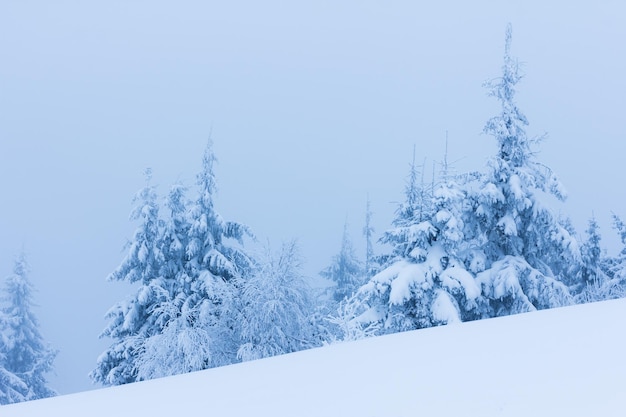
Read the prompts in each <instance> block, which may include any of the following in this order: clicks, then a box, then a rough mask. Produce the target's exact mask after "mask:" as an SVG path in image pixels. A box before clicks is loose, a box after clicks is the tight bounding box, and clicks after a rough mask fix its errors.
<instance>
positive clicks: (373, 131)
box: [0, 0, 626, 394]
mask: <svg viewBox="0 0 626 417" xmlns="http://www.w3.org/2000/svg"><path fill="white" fill-rule="evenodd" d="M94 3H95V2H79V1H58V2H44V1H24V2H19V3H17V2H2V3H0V193H1V195H2V198H1V200H0V278H4V277H6V276H7V275H9V274H10V273H11V271H12V266H13V259H14V257H15V256H16V255H17V254H18V253H19V251H20V250H21V248H22V247H23V248H24V250H25V252H26V254H27V256H28V260H29V262H30V265H31V269H32V273H31V275H30V278H31V280H32V282H33V283H34V285H35V286H36V288H37V289H38V292H37V293H36V294H35V300H36V302H37V304H38V307H37V308H36V310H35V313H36V314H37V316H38V317H39V319H40V322H41V329H42V333H43V335H44V337H45V338H46V339H47V340H48V341H49V342H50V343H51V344H52V345H53V346H54V347H56V348H57V349H59V350H60V353H59V355H58V357H57V359H56V362H55V368H56V375H51V377H50V386H51V387H52V388H54V389H56V390H58V391H59V393H61V394H67V393H71V392H75V391H81V390H87V389H92V388H96V387H97V386H94V385H92V383H91V381H90V380H89V378H88V377H87V374H88V373H89V372H90V371H91V370H92V369H93V368H94V367H95V363H96V358H97V357H98V355H99V354H100V353H101V352H102V351H103V350H104V349H105V347H106V346H108V345H109V343H110V340H107V339H104V340H99V339H98V335H99V333H100V332H101V330H102V329H103V328H104V326H105V325H106V321H105V320H104V318H103V317H104V314H105V312H106V311H107V310H108V309H109V308H110V307H111V306H112V305H113V304H114V303H115V302H117V301H119V300H121V299H122V298H124V297H125V296H126V295H127V294H129V293H130V292H131V291H132V287H131V286H130V285H128V284H126V283H118V282H114V283H109V282H106V281H105V278H106V276H107V275H108V274H109V273H110V272H112V271H113V270H114V269H115V268H116V267H117V266H118V265H119V263H120V262H121V261H122V259H123V256H124V252H123V251H122V249H123V246H124V243H125V242H126V240H127V239H129V238H131V237H132V234H133V231H134V229H135V227H136V225H135V224H133V223H131V222H129V221H128V216H129V213H130V210H131V208H132V204H131V202H132V198H133V196H134V194H135V193H136V192H137V190H139V189H140V188H141V187H142V186H143V185H144V179H143V174H142V173H143V171H144V169H145V168H146V167H151V168H152V169H153V174H154V176H153V182H154V183H156V184H159V188H158V191H159V192H160V195H161V196H163V195H165V193H166V192H167V190H168V188H169V186H170V185H171V184H172V183H174V182H176V181H179V180H180V181H183V182H184V183H185V184H187V185H188V186H190V187H192V189H193V186H194V185H195V175H196V173H197V172H198V171H199V169H200V167H201V156H202V152H203V150H204V148H205V145H206V142H207V139H208V137H209V134H211V136H212V138H213V140H214V150H215V153H216V155H217V157H218V161H219V163H218V165H217V166H216V175H217V183H218V188H219V194H218V195H217V197H216V207H217V210H218V212H219V213H220V214H221V215H222V216H223V217H224V218H225V219H227V220H234V221H239V222H242V223H245V224H247V225H249V226H250V227H251V228H252V229H253V231H254V232H255V234H256V235H257V237H258V238H259V241H261V242H265V241H266V240H268V239H269V241H270V242H271V244H272V246H274V247H276V248H277V247H278V246H279V245H280V243H281V241H283V240H288V239H291V238H297V239H298V241H299V243H300V248H301V251H302V254H303V256H304V257H305V259H306V263H305V265H304V272H305V273H306V274H307V275H308V276H311V277H314V276H316V275H317V273H318V272H319V271H320V270H321V269H322V268H324V267H325V266H327V264H328V263H329V262H330V260H331V258H332V256H333V255H335V254H336V253H337V251H338V250H339V247H340V243H341V235H342V231H343V224H344V221H345V220H346V218H347V220H348V223H349V225H350V229H349V230H350V233H351V237H352V240H353V242H354V244H355V247H356V249H357V253H358V254H359V255H360V257H361V258H363V257H364V252H365V249H364V246H365V245H364V242H363V238H362V235H361V229H362V227H363V222H364V216H365V203H366V198H367V195H368V194H369V198H370V200H371V204H372V210H373V212H374V215H373V226H374V227H375V229H376V237H379V236H380V234H381V233H382V232H383V231H384V230H385V229H387V228H388V227H389V226H390V222H391V219H392V218H393V213H394V210H395V208H396V203H397V202H399V201H401V200H402V199H403V188H404V184H405V179H406V176H407V174H408V169H409V163H410V162H411V159H412V153H413V146H414V145H415V147H416V160H417V162H418V163H420V164H421V163H422V162H423V161H424V158H427V159H426V164H425V171H426V179H427V180H429V179H430V176H431V172H432V169H433V168H432V166H433V161H440V160H442V159H443V155H444V152H445V137H446V131H447V132H448V136H449V143H448V159H449V160H450V161H456V162H455V164H454V168H455V169H456V171H457V172H465V171H468V170H483V169H484V167H485V161H486V159H487V158H489V157H490V156H491V155H493V154H494V153H495V151H496V148H495V140H494V139H493V138H492V137H490V136H487V135H484V134H482V133H481V132H482V128H483V126H484V124H485V122H486V121H487V119H489V118H490V117H492V116H494V115H495V114H497V112H498V111H499V105H498V103H497V101H496V100H495V99H493V98H489V97H487V95H486V90H485V89H484V88H483V87H482V83H483V82H484V81H486V80H489V79H491V78H494V77H498V76H499V75H500V74H501V65H502V56H503V51H504V31H505V28H506V24H507V23H508V22H511V23H512V24H513V43H512V50H511V52H512V55H513V56H514V57H517V58H519V60H520V61H521V62H523V63H524V67H523V70H524V73H525V74H526V76H525V78H524V79H523V80H522V82H521V83H520V84H519V85H518V87H519V89H518V95H517V102H518V104H519V107H520V108H521V110H522V111H523V112H524V113H525V114H526V116H527V117H528V119H529V121H530V126H529V127H528V130H527V131H528V133H529V135H531V136H532V135H540V134H543V133H544V132H547V133H548V138H547V140H546V141H545V142H544V143H542V144H541V145H540V147H539V148H538V150H539V151H540V153H539V155H538V158H539V160H540V161H541V162H543V163H545V164H546V165H548V166H549V167H551V168H552V169H553V170H554V171H555V172H556V174H557V175H558V176H559V178H560V179H561V181H562V182H563V184H564V185H565V187H566V189H567V190H568V192H569V199H568V200H567V202H566V203H565V204H555V205H554V207H555V209H556V210H557V211H561V212H562V213H564V214H567V215H569V216H570V217H571V218H572V220H573V222H574V225H575V226H576V229H577V231H578V234H579V235H581V236H584V230H585V228H586V225H587V220H588V218H589V217H590V216H591V214H592V212H593V213H595V216H596V217H597V218H598V220H599V223H600V226H601V232H602V235H603V238H604V246H605V247H607V248H608V250H609V253H610V254H614V253H616V252H617V251H618V250H619V249H621V246H620V243H619V239H618V238H617V235H616V233H615V232H614V231H613V230H612V229H611V226H610V225H611V219H610V216H611V212H612V211H614V212H615V213H616V214H620V215H622V216H626V207H624V202H625V201H626V200H625V191H624V187H623V184H622V180H623V178H624V174H623V173H622V170H623V166H624V163H623V162H622V161H623V159H624V158H623V154H624V152H626V145H625V143H624V140H625V139H626V127H625V124H624V110H625V109H626V81H625V79H624V77H625V74H626V56H625V53H626V46H625V43H624V40H625V39H626V18H625V16H626V13H625V12H626V10H625V9H626V7H625V6H623V5H622V3H621V2H619V1H604V2H602V3H601V4H592V2H580V3H577V2H567V3H566V2H559V1H557V2H552V3H551V4H543V3H544V2H539V1H527V2H524V5H518V6H513V5H512V4H509V2H487V1H473V2H471V4H466V2H460V1H457V2H447V1H442V2H437V4H434V5H425V4H421V3H423V2H411V1H390V2H376V1H367V0H361V1H356V0H354V1H342V2H337V1H319V0H318V1H315V2H288V1H284V2H279V1H264V2H262V3H263V4H261V2H252V1H230V2H220V3H222V4H217V3H218V2H187V1H180V2H175V4H174V2H160V1H149V2H148V1H133V2H127V1H109V2H106V3H105V2H102V3H101V4H94ZM206 3H215V4H206ZM338 3H340V4H338ZM467 3H470V2H467ZM190 191H191V190H190ZM189 196H190V197H192V198H193V197H194V194H193V192H190V193H189ZM383 250H386V249H385V248H381V247H377V248H376V251H377V253H381V251H383ZM2 285H4V282H2Z"/></svg>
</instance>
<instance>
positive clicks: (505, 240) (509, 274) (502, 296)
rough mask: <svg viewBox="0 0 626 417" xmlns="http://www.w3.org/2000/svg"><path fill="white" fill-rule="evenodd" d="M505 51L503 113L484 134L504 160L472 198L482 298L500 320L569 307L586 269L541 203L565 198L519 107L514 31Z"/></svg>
mask: <svg viewBox="0 0 626 417" xmlns="http://www.w3.org/2000/svg"><path fill="white" fill-rule="evenodd" d="M505 45H506V46H505V53H504V65H503V68H502V70H503V74H502V77H501V78H499V79H496V80H494V81H492V82H490V83H487V87H488V88H489V94H490V95H491V96H493V97H495V98H496V99H498V101H499V102H500V104H501V112H500V114H499V115H497V116H495V117H493V118H492V119H490V120H489V121H488V122H487V124H486V126H485V128H484V131H485V133H487V134H489V135H491V136H493V137H494V138H495V139H496V142H497V146H498V152H497V154H496V156H495V157H494V158H492V159H491V160H490V162H489V165H488V172H487V173H486V175H484V177H483V178H482V181H481V184H480V185H479V187H478V190H477V191H476V192H473V193H472V195H471V196H470V197H471V199H472V200H473V206H474V210H473V213H474V219H473V220H472V221H470V225H471V227H472V228H473V229H474V236H473V238H474V239H475V241H476V242H475V244H476V245H477V246H478V248H479V251H477V252H476V257H475V258H474V260H473V264H474V266H475V268H474V271H473V272H480V273H479V274H478V276H477V278H478V280H479V281H480V283H481V285H482V291H483V294H485V295H486V296H487V297H488V298H489V300H490V303H491V306H492V308H493V309H494V313H495V315H498V316H500V315H507V314H514V313H520V312H526V311H531V310H535V309H544V308H550V307H557V306H563V305H567V304H570V303H571V302H572V298H571V296H570V293H569V291H568V288H567V286H566V285H574V284H575V274H571V275H570V272H571V270H572V269H571V265H573V264H578V263H579V262H580V253H579V250H578V245H577V242H576V240H575V239H574V237H573V236H571V234H570V233H569V232H568V231H567V229H566V228H565V227H563V226H562V225H561V224H560V222H559V221H558V220H557V218H556V217H555V216H554V215H553V214H552V212H551V211H550V210H549V209H548V208H546V207H545V206H544V205H543V204H542V203H541V202H540V200H539V199H538V195H539V194H540V193H543V194H551V195H553V196H555V197H556V198H558V199H559V200H564V198H565V193H564V191H563V188H562V186H561V184H560V183H559V181H558V180H557V179H556V177H555V176H554V174H553V173H552V172H551V170H550V169H548V168H547V167H545V166H544V165H542V164H540V163H538V162H537V161H535V154H534V153H533V152H532V150H531V145H532V144H533V142H537V141H538V139H530V138H528V137H527V136H526V131H525V127H526V126H527V125H528V121H527V119H526V117H525V116H524V115H523V114H522V113H521V112H520V110H519V109H518V107H517V105H516V104H515V101H514V95H515V87H516V85H517V83H518V82H519V81H520V79H521V78H522V76H521V75H520V71H519V65H518V63H517V61H516V60H515V59H513V58H512V57H511V55H510V47H511V26H510V25H509V26H508V27H507V31H506V43H505ZM482 269H484V270H482ZM481 270H482V271H481Z"/></svg>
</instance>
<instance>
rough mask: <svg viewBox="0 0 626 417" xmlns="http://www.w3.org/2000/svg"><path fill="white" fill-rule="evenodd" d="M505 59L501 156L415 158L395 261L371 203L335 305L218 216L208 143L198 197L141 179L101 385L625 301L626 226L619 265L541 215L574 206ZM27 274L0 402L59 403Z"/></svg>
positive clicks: (20, 285)
mask: <svg viewBox="0 0 626 417" xmlns="http://www.w3.org/2000/svg"><path fill="white" fill-rule="evenodd" d="M510 46H511V29H510V26H509V27H508V28H507V33H506V42H505V53H504V65H503V67H502V76H501V77H499V78H496V79H494V80H493V81H492V82H489V83H487V87H488V89H489V95H490V96H493V97H494V98H495V99H496V100H498V102H499V103H500V106H501V111H500V113H499V114H497V115H496V116H494V117H493V118H491V119H490V120H488V121H487V123H486V125H485V129H484V131H485V133H487V134H489V135H490V136H492V137H493V138H494V140H495V141H496V144H497V153H496V155H494V156H493V157H492V158H491V159H490V160H489V162H488V164H487V167H486V170H485V171H483V172H471V173H464V174H455V173H453V172H452V169H451V168H450V166H449V164H448V163H447V161H446V160H445V159H444V162H443V163H442V169H441V172H440V175H438V177H437V178H436V179H433V181H432V183H430V184H425V183H424V181H423V180H420V173H419V172H418V169H417V166H416V165H415V157H414V158H413V163H412V165H411V169H410V172H409V176H408V181H407V184H406V187H405V200H404V202H403V203H402V204H401V205H400V206H399V207H398V209H397V211H396V214H395V219H394V220H393V224H392V227H391V228H390V229H389V230H387V231H386V232H384V233H383V235H382V236H381V237H380V239H379V241H380V242H381V243H383V244H385V245H387V247H388V253H386V254H381V255H375V254H374V249H373V248H374V245H373V239H374V230H373V228H372V227H371V216H372V213H371V211H370V208H369V201H368V205H367V209H366V222H365V227H364V229H363V234H364V236H365V240H366V254H365V260H364V262H361V261H360V260H359V259H358V257H357V256H356V255H355V252H354V249H353V247H352V243H351V241H350V238H349V236H348V233H347V227H346V228H345V229H344V234H343V239H342V244H341V249H340V251H339V253H338V254H337V255H336V256H335V257H334V258H333V259H332V261H331V263H330V265H329V266H328V267H327V268H325V269H324V270H323V271H321V273H320V275H322V276H323V277H325V278H327V279H329V280H330V281H332V282H333V283H334V286H332V287H331V288H330V290H327V291H326V292H320V291H317V292H316V291H313V290H312V289H311V288H310V287H309V285H308V284H307V280H306V278H305V277H304V275H303V272H302V268H301V257H300V254H299V252H298V248H297V245H296V243H295V242H289V243H285V244H283V245H282V247H281V248H280V250H278V251H272V250H271V249H270V248H269V247H267V248H265V249H264V250H263V251H261V253H256V252H254V253H253V252H252V251H250V250H248V249H247V247H248V246H247V245H249V244H250V243H252V242H255V241H256V238H255V237H254V235H253V233H252V231H251V230H250V229H249V228H248V227H247V226H245V225H243V224H241V223H237V222H232V221H226V220H224V219H223V218H222V217H221V216H220V215H219V214H218V213H217V211H216V210H215V206H214V198H215V193H216V180H215V176H214V163H215V160H216V159H215V156H214V153H213V150H212V144H211V142H209V144H208V146H207V148H206V150H205V153H204V156H203V159H202V169H201V171H200V173H199V175H198V181H197V188H196V190H195V193H194V194H193V195H192V196H190V195H189V189H188V188H187V187H186V186H184V185H182V184H175V185H173V186H172V187H171V188H170V189H169V193H168V194H167V196H165V198H164V199H163V200H161V199H160V198H159V197H158V196H157V193H156V187H155V186H154V185H152V184H151V172H150V171H149V170H147V171H146V185H145V186H144V187H143V188H142V189H141V190H140V191H139V192H138V194H137V195H136V197H135V200H134V201H135V208H134V209H133V211H132V213H131V219H132V220H133V221H136V222H137V223H138V227H137V229H136V231H135V233H134V236H133V237H132V239H131V240H130V242H129V244H128V247H127V251H126V256H125V258H124V259H123V260H122V262H121V264H120V266H119V267H118V268H117V269H116V270H115V271H113V272H112V273H111V274H110V276H109V277H108V279H109V280H111V281H125V282H128V283H131V284H133V287H134V288H135V292H134V293H133V294H131V295H130V296H129V297H128V298H127V299H126V300H123V301H120V302H118V303H117V304H115V305H114V306H113V307H112V308H111V309H110V310H109V311H108V313H107V314H106V317H107V319H108V325H107V326H106V328H105V329H104V331H103V332H102V336H104V337H109V338H110V339H112V344H111V345H110V346H109V348H107V349H106V350H105V351H104V352H103V353H102V354H101V355H100V357H99V358H98V359H97V364H96V368H95V369H94V370H93V371H92V373H91V374H90V376H91V378H92V380H93V381H94V382H97V383H101V384H104V385H120V384H126V383H130V382H135V381H141V380H147V379H152V378H157V377H163V376H169V375H174V374H180V373H185V372H191V371H197V370H202V369H207V368H211V367H216V366H222V365H227V364H232V363H235V362H239V361H246V360H252V359H259V358H264V357H268V356H274V355H279V354H284V353H289V352H295V351H298V350H302V349H306V348H310V347H315V346H321V345H324V344H326V343H333V342H335V341H342V340H355V339H359V338H363V337H367V336H373V335H382V334H387V333H393V332H399V331H406V330H413V329H420V328H425V327H431V326H437V325H442V324H448V323H454V322H461V321H469V320H477V319H484V318H490V317H496V316H503V315H509V314H516V313H522V312H529V311H533V310H537V309H546V308H552V307H560V306H566V305H570V304H574V303H582V302H589V301H598V300H605V299H610V298H618V297H622V296H624V295H626V225H625V224H624V223H623V222H622V221H621V220H620V219H619V218H618V217H617V216H614V227H615V229H616V230H617V232H618V233H619V234H620V237H621V239H622V242H623V243H624V248H625V249H624V250H622V251H621V253H620V254H619V255H618V256H616V257H609V256H607V255H606V253H605V252H604V251H603V250H602V248H601V246H600V243H601V242H600V234H599V228H598V224H597V222H596V221H595V219H593V218H592V219H591V220H590V221H589V227H588V229H587V230H586V234H585V236H584V237H580V236H577V235H576V233H575V231H574V229H573V227H572V226H571V222H570V221H569V219H567V218H564V217H559V216H556V215H555V214H554V213H553V212H552V211H551V210H550V209H549V208H548V207H547V206H546V205H545V198H547V197H552V198H556V199H558V200H564V198H565V193H564V191H563V187H562V186H561V184H560V183H559V181H558V180H557V179H556V176H555V175H554V174H553V173H552V171H551V170H550V169H549V168H548V167H546V166H545V165H543V164H542V163H540V162H539V161H538V160H537V158H536V152H535V149H534V146H535V145H536V144H537V143H538V142H539V141H540V139H541V138H530V137H527V135H526V126H527V125H528V121H527V119H526V117H525V116H524V115H523V114H522V112H521V111H520V110H519V109H518V107H517V105H516V103H515V100H514V98H515V97H514V96H515V89H516V86H517V83H518V82H519V81H520V80H521V78H522V75H521V74H520V70H519V65H518V62H517V61H516V60H515V59H514V58H512V57H511V55H510ZM446 159H447V158H446ZM25 271H26V267H25V261H24V260H23V258H20V260H19V261H18V262H17V263H16V267H15V273H14V275H13V276H12V277H13V278H10V280H9V286H8V293H9V294H10V297H9V301H10V306H9V307H7V308H5V309H4V310H3V315H2V317H1V319H2V322H1V324H2V339H0V348H1V350H0V403H7V402H15V401H23V400H27V399H34V398H41V397H45V396H49V395H52V394H53V392H52V391H51V390H49V389H48V388H46V387H45V379H42V376H41V375H42V373H43V372H46V371H48V370H49V369H50V367H51V363H52V360H53V358H54V356H55V352H54V351H53V350H51V349H50V348H49V347H47V346H45V344H43V342H42V339H41V336H40V335H39V333H38V330H37V326H36V320H35V319H34V317H33V316H32V314H31V313H30V312H29V306H30V286H29V285H30V284H28V282H27V280H25V276H26V273H25ZM20 309H21V310H20ZM18 317H19V318H18ZM30 352H32V353H30ZM26 353H28V354H26ZM29 355H30V356H29Z"/></svg>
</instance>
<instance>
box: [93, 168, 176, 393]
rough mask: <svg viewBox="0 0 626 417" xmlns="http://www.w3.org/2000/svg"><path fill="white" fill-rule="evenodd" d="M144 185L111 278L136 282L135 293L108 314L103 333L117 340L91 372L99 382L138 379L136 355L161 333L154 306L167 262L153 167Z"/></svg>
mask: <svg viewBox="0 0 626 417" xmlns="http://www.w3.org/2000/svg"><path fill="white" fill-rule="evenodd" d="M145 175H146V185H145V186H144V187H143V188H142V189H141V190H140V191H139V192H138V193H137V195H136V196H135V198H134V200H133V201H134V202H135V203H136V204H137V205H136V206H135V207H134V208H133V210H132V212H131V215H130V219H131V220H132V221H139V227H138V228H137V229H136V230H135V233H134V236H133V240H132V241H131V242H129V243H128V252H127V254H126V257H125V258H124V260H123V261H122V263H121V264H120V266H119V267H118V268H117V269H116V270H115V271H113V272H112V273H111V274H110V275H109V276H108V278H107V280H109V281H126V282H128V283H133V284H135V283H136V284H138V285H139V286H138V288H137V290H136V292H135V293H134V295H132V296H131V297H129V298H128V299H126V300H124V301H121V302H119V303H116V304H115V305H114V306H113V307H112V308H111V309H110V310H109V311H108V312H107V314H106V317H107V318H108V319H109V324H108V326H107V327H106V328H105V329H104V331H103V332H102V334H101V337H105V336H106V337H110V338H112V339H113V340H114V342H113V343H112V344H111V346H110V347H109V348H108V349H107V350H105V351H104V352H103V353H102V354H101V355H100V357H99V358H98V360H97V366H96V369H94V371H92V373H91V374H90V376H91V378H92V379H93V380H94V381H95V382H99V383H102V384H105V385H121V384H127V383H130V382H135V381H136V380H137V357H138V355H139V353H140V351H141V349H142V346H143V343H144V341H145V339H146V338H147V337H149V336H151V335H153V334H155V333H157V332H158V329H157V328H155V320H154V316H153V309H154V307H155V305H158V304H159V303H160V302H162V301H163V299H164V297H165V294H163V292H162V291H161V290H160V285H159V284H160V282H159V281H161V280H162V275H161V268H162V264H163V262H164V260H163V257H162V254H161V251H160V248H159V244H160V234H161V227H160V220H159V205H158V201H157V194H156V191H155V186H153V185H151V184H150V181H151V176H152V173H151V170H150V169H147V170H146V173H145Z"/></svg>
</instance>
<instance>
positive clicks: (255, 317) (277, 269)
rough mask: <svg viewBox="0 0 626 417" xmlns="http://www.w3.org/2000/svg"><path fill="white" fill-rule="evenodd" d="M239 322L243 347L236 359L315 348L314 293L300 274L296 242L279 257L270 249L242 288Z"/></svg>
mask: <svg viewBox="0 0 626 417" xmlns="http://www.w3.org/2000/svg"><path fill="white" fill-rule="evenodd" d="M239 302H240V303H241V305H242V307H241V313H240V318H239V320H238V322H239V326H240V334H241V345H240V347H239V349H238V351H237V356H238V357H239V358H240V359H241V360H243V361H248V360H253V359H261V358H265V357H269V356H275V355H281V354H284V353H290V352H296V351H299V350H302V349H307V348H311V347H314V346H315V345H316V342H315V337H314V334H315V327H314V326H313V323H312V319H311V317H312V311H313V302H312V297H311V290H310V288H309V287H308V285H307V284H306V282H305V280H304V277H303V276H302V271H301V261H300V256H299V254H298V248H297V245H296V243H295V242H294V241H292V242H290V243H288V244H284V245H283V247H282V250H281V251H280V252H279V253H278V254H272V253H271V251H270V250H269V248H268V249H267V253H266V255H265V256H264V259H263V260H262V261H261V262H260V264H259V265H258V266H257V268H255V271H254V273H253V274H252V276H251V277H250V278H249V279H248V280H246V281H245V282H244V283H243V286H242V288H241V296H240V299H239Z"/></svg>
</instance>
